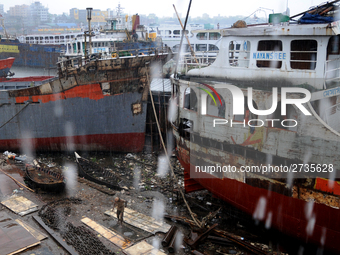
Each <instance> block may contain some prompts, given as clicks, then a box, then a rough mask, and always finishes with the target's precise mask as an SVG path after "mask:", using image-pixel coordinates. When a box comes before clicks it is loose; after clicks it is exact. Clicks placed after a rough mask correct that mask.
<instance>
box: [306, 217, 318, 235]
mask: <svg viewBox="0 0 340 255" xmlns="http://www.w3.org/2000/svg"><path fill="white" fill-rule="evenodd" d="M315 221H316V219H315V216H313V217H311V218H309V220H308V223H307V227H306V232H307V235H309V236H311V235H312V234H313V231H314V226H315Z"/></svg>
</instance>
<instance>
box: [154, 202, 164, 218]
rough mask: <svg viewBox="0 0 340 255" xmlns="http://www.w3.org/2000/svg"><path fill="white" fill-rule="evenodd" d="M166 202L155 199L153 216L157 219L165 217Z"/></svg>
mask: <svg viewBox="0 0 340 255" xmlns="http://www.w3.org/2000/svg"><path fill="white" fill-rule="evenodd" d="M164 210H165V206H164V202H163V201H161V200H158V199H156V200H154V201H153V204H152V217H153V218H155V219H156V220H161V219H163V217H164Z"/></svg>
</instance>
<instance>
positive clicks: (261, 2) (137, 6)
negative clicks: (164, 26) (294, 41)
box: [1, 0, 324, 17]
mask: <svg viewBox="0 0 340 255" xmlns="http://www.w3.org/2000/svg"><path fill="white" fill-rule="evenodd" d="M1 2H2V4H4V9H5V11H7V10H8V9H9V7H12V6H14V5H21V4H27V5H29V4H31V3H33V2H35V1H32V0H2V1H1ZM40 2H41V3H42V4H43V5H44V6H46V7H48V8H49V12H50V13H52V14H62V13H63V12H66V13H69V9H71V8H78V9H86V7H93V8H94V9H100V10H102V11H105V10H106V9H108V8H111V9H115V8H116V7H117V6H118V3H119V2H120V3H121V6H122V7H124V12H126V13H128V14H131V15H132V14H136V13H138V14H146V15H148V14H150V13H155V14H156V15H157V16H158V17H163V16H167V17H171V16H173V14H174V8H173V4H174V5H175V7H176V9H177V12H178V13H181V14H182V17H185V15H186V12H187V9H188V6H189V0H124V1H88V0H52V1H51V0H40ZM322 2H324V1H317V0H297V1H296V0H295V1H292V0H288V7H289V9H290V14H291V15H294V14H297V13H300V12H303V11H306V10H308V9H309V7H311V6H315V5H319V4H321V3H322ZM286 6H287V0H258V1H255V0H192V3H191V10H190V16H191V17H198V16H202V14H204V13H207V14H208V15H209V16H210V17H213V16H217V15H218V14H220V15H221V16H234V15H243V16H248V15H250V14H252V13H253V12H255V11H256V10H257V9H258V8H259V7H263V8H267V9H273V10H274V12H283V11H285V10H286ZM269 13H271V11H269V10H266V16H267V15H269ZM262 15H263V16H265V12H263V11H262ZM262 15H260V12H258V16H262Z"/></svg>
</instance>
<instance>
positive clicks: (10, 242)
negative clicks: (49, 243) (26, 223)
mask: <svg viewBox="0 0 340 255" xmlns="http://www.w3.org/2000/svg"><path fill="white" fill-rule="evenodd" d="M38 244H40V242H39V240H38V239H36V238H35V237H34V236H32V235H31V234H30V233H29V232H28V231H27V230H26V229H25V228H23V227H22V226H21V225H20V224H18V223H17V222H15V221H14V220H13V219H12V218H11V217H9V216H8V215H7V213H5V212H0V254H16V253H18V252H21V251H23V250H25V249H27V248H29V247H32V246H35V245H38Z"/></svg>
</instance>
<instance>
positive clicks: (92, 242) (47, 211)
mask: <svg viewBox="0 0 340 255" xmlns="http://www.w3.org/2000/svg"><path fill="white" fill-rule="evenodd" d="M81 203H82V200H81V199H78V198H65V199H61V200H58V201H53V202H51V203H48V204H46V205H44V206H43V207H42V208H41V209H40V211H39V213H38V215H39V216H40V217H41V219H42V220H43V222H44V223H45V224H46V225H47V226H48V227H50V228H52V229H53V230H57V231H58V232H59V233H60V235H61V236H62V238H63V239H64V240H65V241H66V243H67V244H68V245H71V246H73V247H74V249H75V250H76V251H77V252H79V254H91V255H97V254H98V255H114V254H115V253H114V252H112V251H110V250H109V249H107V248H106V247H105V245H104V244H103V243H102V242H101V241H100V240H99V238H98V237H97V236H96V235H95V234H93V233H92V232H91V231H90V230H88V229H87V228H86V227H84V226H74V225H73V224H72V223H71V222H68V221H67V216H68V215H70V214H71V210H72V209H71V205H72V204H81Z"/></svg>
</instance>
